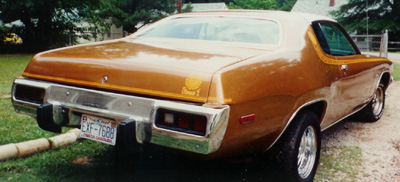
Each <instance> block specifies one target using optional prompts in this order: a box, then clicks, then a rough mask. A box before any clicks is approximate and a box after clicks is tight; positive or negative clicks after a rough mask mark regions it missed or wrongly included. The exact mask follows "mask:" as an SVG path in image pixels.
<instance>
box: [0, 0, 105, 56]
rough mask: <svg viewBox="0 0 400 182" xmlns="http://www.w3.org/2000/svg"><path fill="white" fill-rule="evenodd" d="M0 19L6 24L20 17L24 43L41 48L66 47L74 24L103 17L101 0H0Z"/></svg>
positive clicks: (35, 49) (38, 49) (35, 48)
mask: <svg viewBox="0 0 400 182" xmlns="http://www.w3.org/2000/svg"><path fill="white" fill-rule="evenodd" d="M0 1H1V2H0V11H1V12H2V13H1V14H0V19H2V20H3V21H4V22H5V23H7V22H12V21H15V20H21V21H22V23H23V24H24V26H23V28H22V29H21V30H20V34H21V37H23V40H24V46H25V47H30V48H31V49H34V50H32V51H40V50H45V49H48V48H53V47H60V46H64V45H65V44H67V43H68V42H69V37H68V35H67V34H66V33H67V32H68V31H72V30H73V28H74V27H75V25H74V23H78V22H82V21H88V22H96V21H97V20H99V19H100V17H99V16H98V13H96V11H97V10H98V9H101V6H102V4H101V1H100V0H74V1H70V0H42V1H35V0H18V1H15V0H0Z"/></svg>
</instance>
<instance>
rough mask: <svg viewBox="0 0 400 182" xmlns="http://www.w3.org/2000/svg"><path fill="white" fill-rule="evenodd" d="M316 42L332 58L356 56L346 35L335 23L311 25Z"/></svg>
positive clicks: (352, 45) (355, 51)
mask: <svg viewBox="0 0 400 182" xmlns="http://www.w3.org/2000/svg"><path fill="white" fill-rule="evenodd" d="M313 29H314V32H316V35H317V38H318V41H319V43H320V45H321V47H322V49H323V50H324V52H325V53H327V54H331V55H334V56H348V55H355V54H357V49H356V48H355V47H354V44H353V43H352V41H351V40H350V39H349V38H348V36H346V35H347V33H346V32H345V31H344V30H343V29H342V28H341V27H339V26H338V25H337V24H335V23H331V22H318V23H315V24H313Z"/></svg>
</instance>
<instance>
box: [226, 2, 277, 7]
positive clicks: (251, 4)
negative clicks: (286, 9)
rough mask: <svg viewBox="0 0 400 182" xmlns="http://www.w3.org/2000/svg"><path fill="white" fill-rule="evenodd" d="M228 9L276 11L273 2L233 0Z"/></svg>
mask: <svg viewBox="0 0 400 182" xmlns="http://www.w3.org/2000/svg"><path fill="white" fill-rule="evenodd" d="M228 7H229V8H230V9H276V2H275V0H234V1H233V2H231V3H229V4H228Z"/></svg>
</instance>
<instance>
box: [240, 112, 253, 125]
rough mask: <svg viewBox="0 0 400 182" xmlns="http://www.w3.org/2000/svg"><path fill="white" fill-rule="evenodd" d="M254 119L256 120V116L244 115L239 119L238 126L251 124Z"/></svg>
mask: <svg viewBox="0 0 400 182" xmlns="http://www.w3.org/2000/svg"><path fill="white" fill-rule="evenodd" d="M255 119H256V114H248V115H245V116H241V117H240V124H247V123H251V122H254V120H255Z"/></svg>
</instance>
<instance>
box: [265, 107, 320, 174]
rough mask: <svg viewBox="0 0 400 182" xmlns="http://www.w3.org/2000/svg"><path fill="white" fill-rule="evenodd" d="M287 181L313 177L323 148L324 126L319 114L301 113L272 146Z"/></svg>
mask: <svg viewBox="0 0 400 182" xmlns="http://www.w3.org/2000/svg"><path fill="white" fill-rule="evenodd" d="M272 150H273V152H272V154H274V155H275V160H276V162H277V165H278V166H279V167H280V169H279V170H280V171H281V172H282V175H280V176H281V178H284V181H293V182H294V181H300V182H308V181H313V179H314V176H315V173H316V171H317V166H318V163H319V157H320V150H321V129H320V125H319V120H318V118H317V116H316V115H315V114H314V113H312V112H310V111H305V112H302V113H299V115H298V116H297V117H296V118H295V119H294V121H293V122H292V123H291V124H290V125H289V127H288V128H287V129H286V132H285V133H284V134H283V135H282V137H281V139H280V140H279V141H278V142H277V143H276V145H275V146H274V148H273V149H272Z"/></svg>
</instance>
